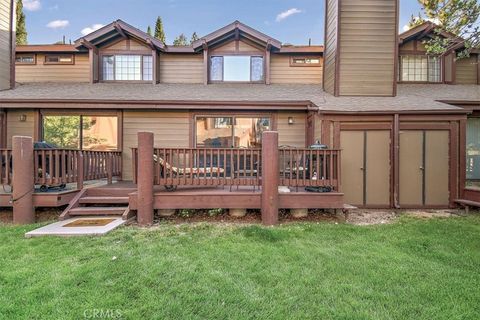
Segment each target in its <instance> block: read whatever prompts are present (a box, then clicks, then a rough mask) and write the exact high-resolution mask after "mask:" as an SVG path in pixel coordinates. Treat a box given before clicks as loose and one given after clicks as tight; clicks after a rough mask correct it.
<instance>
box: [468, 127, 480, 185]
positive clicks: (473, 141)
mask: <svg viewBox="0 0 480 320" xmlns="http://www.w3.org/2000/svg"><path fill="white" fill-rule="evenodd" d="M466 163H467V166H466V169H467V172H466V177H467V186H469V187H480V118H469V119H468V120H467V159H466Z"/></svg>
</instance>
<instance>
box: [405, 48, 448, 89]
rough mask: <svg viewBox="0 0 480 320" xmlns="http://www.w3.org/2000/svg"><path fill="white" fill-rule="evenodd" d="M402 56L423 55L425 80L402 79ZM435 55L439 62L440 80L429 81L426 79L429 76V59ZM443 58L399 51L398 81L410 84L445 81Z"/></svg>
mask: <svg viewBox="0 0 480 320" xmlns="http://www.w3.org/2000/svg"><path fill="white" fill-rule="evenodd" d="M402 57H425V58H426V59H427V81H408V80H403V72H402V70H403V62H402ZM434 57H436V58H437V59H438V60H439V64H440V70H439V72H440V80H439V81H434V82H432V81H429V80H428V79H429V78H430V59H431V58H434ZM444 70H445V60H444V58H443V57H438V56H431V55H427V54H424V53H421V54H418V53H417V54H412V53H403V54H402V53H400V54H399V55H398V75H397V79H398V83H406V84H407V83H410V84H415V83H422V84H424V83H427V84H442V83H445V72H444Z"/></svg>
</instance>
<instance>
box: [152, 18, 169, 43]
mask: <svg viewBox="0 0 480 320" xmlns="http://www.w3.org/2000/svg"><path fill="white" fill-rule="evenodd" d="M154 37H155V38H157V39H158V40H160V41H162V43H163V44H166V40H167V39H166V37H165V31H164V30H163V22H162V18H161V17H157V22H155V34H154Z"/></svg>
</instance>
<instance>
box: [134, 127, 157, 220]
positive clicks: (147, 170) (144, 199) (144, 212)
mask: <svg viewBox="0 0 480 320" xmlns="http://www.w3.org/2000/svg"><path fill="white" fill-rule="evenodd" d="M138 163H139V164H141V170H138V172H137V185H138V186H137V188H138V209H137V219H138V223H139V224H140V225H141V226H148V225H151V224H152V223H153V174H154V172H153V171H154V170H153V165H154V164H153V133H152V132H139V133H138Z"/></svg>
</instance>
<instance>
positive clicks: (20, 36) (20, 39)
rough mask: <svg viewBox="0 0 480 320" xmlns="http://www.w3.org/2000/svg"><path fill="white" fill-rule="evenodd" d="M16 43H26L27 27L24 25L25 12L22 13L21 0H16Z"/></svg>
mask: <svg viewBox="0 0 480 320" xmlns="http://www.w3.org/2000/svg"><path fill="white" fill-rule="evenodd" d="M15 13H16V16H17V31H16V37H17V45H22V44H27V27H26V26H25V14H24V13H23V3H22V0H17V9H16V12H15Z"/></svg>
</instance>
